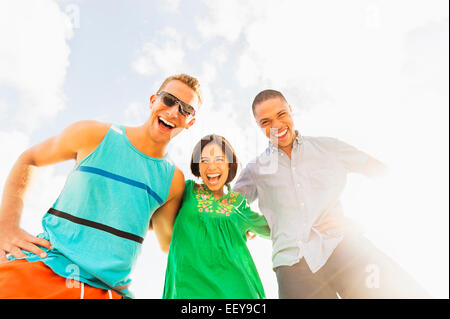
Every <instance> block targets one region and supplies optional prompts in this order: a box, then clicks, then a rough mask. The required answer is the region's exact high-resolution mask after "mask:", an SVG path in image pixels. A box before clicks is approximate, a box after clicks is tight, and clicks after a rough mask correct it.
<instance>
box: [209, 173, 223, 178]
mask: <svg viewBox="0 0 450 319" xmlns="http://www.w3.org/2000/svg"><path fill="white" fill-rule="evenodd" d="M206 176H208V178H213V177H219V176H220V174H209V175H206Z"/></svg>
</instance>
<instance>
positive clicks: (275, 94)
mask: <svg viewBox="0 0 450 319" xmlns="http://www.w3.org/2000/svg"><path fill="white" fill-rule="evenodd" d="M274 98H279V99H280V100H281V101H283V102H284V103H286V104H288V102H287V100H286V98H285V97H284V96H283V94H281V92H279V91H276V90H272V89H267V90H264V91H261V92H259V93H258V94H257V95H256V96H255V98H254V100H253V103H252V111H253V114H255V107H256V105H258V104H260V103H262V102H265V101H267V100H270V99H274Z"/></svg>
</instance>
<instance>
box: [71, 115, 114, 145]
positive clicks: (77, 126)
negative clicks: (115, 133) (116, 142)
mask: <svg viewBox="0 0 450 319" xmlns="http://www.w3.org/2000/svg"><path fill="white" fill-rule="evenodd" d="M110 127H111V124H110V123H104V122H99V121H94V120H82V121H77V122H74V123H72V124H71V125H70V126H69V127H68V128H67V130H70V131H71V132H72V133H73V134H75V135H76V136H78V137H79V138H81V139H84V140H85V141H91V142H93V143H96V142H100V141H101V140H102V139H103V138H104V137H105V135H106V133H107V132H108V130H109V128H110Z"/></svg>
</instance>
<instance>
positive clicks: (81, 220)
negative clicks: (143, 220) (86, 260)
mask: <svg viewBox="0 0 450 319" xmlns="http://www.w3.org/2000/svg"><path fill="white" fill-rule="evenodd" d="M48 213H49V214H52V215H55V216H58V217H61V218H64V219H67V220H70V221H71V222H73V223H76V224H80V225H84V226H88V227H92V228H96V229H99V230H103V231H105V232H107V233H110V234H113V235H116V236H119V237H122V238H126V239H129V240H133V241H135V242H138V243H139V244H142V243H143V242H144V238H142V237H139V236H137V235H134V234H131V233H127V232H125V231H122V230H119V229H117V228H113V227H110V226H107V225H105V224H100V223H97V222H93V221H92V220H88V219H84V218H79V217H76V216H73V215H70V214H67V213H64V212H62V211H59V210H56V209H53V208H50V209H49V210H48Z"/></svg>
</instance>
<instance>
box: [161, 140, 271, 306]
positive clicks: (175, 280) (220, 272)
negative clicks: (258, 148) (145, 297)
mask: <svg viewBox="0 0 450 319" xmlns="http://www.w3.org/2000/svg"><path fill="white" fill-rule="evenodd" d="M191 171H192V173H193V175H194V176H196V177H200V178H201V179H202V181H203V184H197V183H195V182H194V181H193V180H187V181H186V186H185V190H184V198H183V204H182V206H181V208H180V211H179V213H178V216H177V218H176V220H175V225H174V229H173V234H172V240H171V244H170V249H169V256H168V260H167V269H166V278H165V285H164V293H163V298H185V299H195V298H202V299H220V298H227V299H241V298H243V299H254V298H255V299H256V298H265V293H264V288H263V286H262V283H261V279H260V278H259V275H258V271H257V269H256V267H255V264H254V263H253V259H252V257H251V255H250V252H249V250H248V248H247V245H246V240H247V238H246V235H247V233H248V232H252V233H255V234H259V235H261V236H263V237H266V238H268V237H269V235H270V229H269V226H268V224H267V221H266V219H265V218H264V216H262V215H260V214H258V213H255V212H253V211H252V210H251V209H250V207H249V205H248V204H247V201H246V199H245V197H244V196H243V195H241V194H239V193H236V192H233V191H231V188H230V186H229V184H230V182H231V181H232V180H233V179H234V177H235V176H236V171H237V158H236V155H235V153H234V150H233V148H232V147H231V145H230V144H229V143H228V141H227V140H226V139H225V138H223V137H221V136H217V135H208V136H206V137H204V138H202V139H201V141H200V142H198V144H197V145H196V146H195V148H194V152H193V154H192V158H191ZM225 190H226V191H225Z"/></svg>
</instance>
